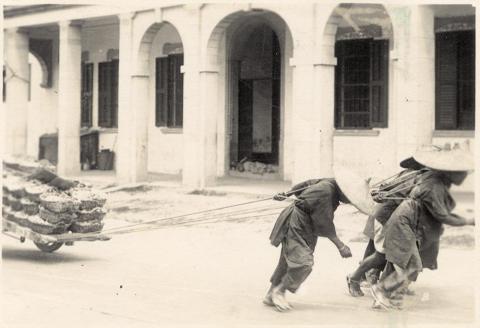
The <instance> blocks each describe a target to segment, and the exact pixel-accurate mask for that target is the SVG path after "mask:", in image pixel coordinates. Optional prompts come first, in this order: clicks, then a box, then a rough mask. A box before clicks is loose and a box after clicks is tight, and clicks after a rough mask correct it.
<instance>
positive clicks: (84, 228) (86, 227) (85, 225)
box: [70, 220, 103, 233]
mask: <svg viewBox="0 0 480 328" xmlns="http://www.w3.org/2000/svg"><path fill="white" fill-rule="evenodd" d="M102 229H103V222H102V221H96V220H95V221H88V222H74V223H73V224H72V225H71V226H70V231H71V232H77V233H88V232H98V231H102Z"/></svg>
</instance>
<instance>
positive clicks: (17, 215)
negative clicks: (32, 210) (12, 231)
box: [13, 212, 29, 227]
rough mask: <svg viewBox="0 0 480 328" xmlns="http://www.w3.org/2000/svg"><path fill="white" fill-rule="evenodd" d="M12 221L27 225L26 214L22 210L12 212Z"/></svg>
mask: <svg viewBox="0 0 480 328" xmlns="http://www.w3.org/2000/svg"><path fill="white" fill-rule="evenodd" d="M13 221H15V222H17V223H18V224H20V225H21V226H24V227H29V222H28V215H27V214H25V213H24V212H14V214H13Z"/></svg>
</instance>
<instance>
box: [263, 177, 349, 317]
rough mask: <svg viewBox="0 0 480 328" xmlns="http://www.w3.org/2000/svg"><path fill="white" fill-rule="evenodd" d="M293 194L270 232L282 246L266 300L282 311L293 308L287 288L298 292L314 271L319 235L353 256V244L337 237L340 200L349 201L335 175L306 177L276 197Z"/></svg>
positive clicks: (343, 254)
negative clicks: (293, 199) (350, 245)
mask: <svg viewBox="0 0 480 328" xmlns="http://www.w3.org/2000/svg"><path fill="white" fill-rule="evenodd" d="M291 195H295V196H296V197H297V200H296V201H295V202H294V203H292V204H290V205H289V206H288V207H287V208H285V209H284V210H283V211H282V213H280V215H279V217H278V219H277V221H276V222H275V225H274V228H273V230H272V233H271V235H270V242H271V244H272V245H273V246H275V247H277V246H278V245H280V244H282V249H281V253H280V259H279V262H278V265H277V267H276V269H275V271H274V273H273V275H272V277H271V279H270V282H271V286H270V289H269V290H268V292H267V295H266V296H265V298H264V303H265V304H267V305H269V306H274V307H275V308H276V309H277V310H279V311H285V310H289V309H291V305H290V304H289V303H288V302H287V300H286V299H285V293H286V291H287V290H288V291H290V292H292V293H295V292H296V291H297V289H298V288H299V287H300V285H301V284H302V283H303V282H304V281H305V279H306V278H307V277H308V275H309V274H310V272H311V271H312V267H313V252H314V250H315V245H316V243H317V238H318V237H327V238H328V239H329V240H330V241H332V242H333V243H334V244H335V246H336V247H337V249H338V250H339V252H340V255H341V256H342V257H344V258H345V257H351V256H352V253H351V251H350V248H349V247H348V246H347V245H345V244H344V243H343V242H342V241H341V240H340V239H339V238H338V237H337V233H336V230H335V225H334V223H333V218H334V212H335V210H336V209H337V207H338V205H339V204H340V202H342V203H349V201H348V199H347V198H346V197H345V195H344V194H343V192H342V191H341V190H340V188H339V187H338V185H337V183H336V181H335V179H332V178H326V179H313V180H307V181H305V182H302V183H299V184H297V185H295V186H294V187H293V188H292V189H291V190H290V191H289V192H287V193H281V194H277V195H275V197H274V199H275V200H284V199H286V198H287V197H289V196H291Z"/></svg>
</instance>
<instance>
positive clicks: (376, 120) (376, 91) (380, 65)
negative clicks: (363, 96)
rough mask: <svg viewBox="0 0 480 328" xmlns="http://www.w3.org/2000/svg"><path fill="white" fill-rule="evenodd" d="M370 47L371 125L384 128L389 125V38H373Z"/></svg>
mask: <svg viewBox="0 0 480 328" xmlns="http://www.w3.org/2000/svg"><path fill="white" fill-rule="evenodd" d="M370 49H371V51H370V60H371V65H370V67H371V72H370V115H371V125H372V127H382V128H384V127H387V125H388V51H389V46H388V40H373V41H372V42H371V46H370Z"/></svg>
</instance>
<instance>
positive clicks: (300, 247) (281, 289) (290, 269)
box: [272, 230, 316, 311]
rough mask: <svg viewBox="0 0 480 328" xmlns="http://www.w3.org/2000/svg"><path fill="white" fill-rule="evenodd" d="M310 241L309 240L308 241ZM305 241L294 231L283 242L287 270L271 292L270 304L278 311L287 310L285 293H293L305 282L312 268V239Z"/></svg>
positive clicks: (313, 244)
mask: <svg viewBox="0 0 480 328" xmlns="http://www.w3.org/2000/svg"><path fill="white" fill-rule="evenodd" d="M310 239H311V240H310ZM309 240H310V242H309V243H307V241H306V240H305V239H304V237H302V236H301V235H300V234H299V233H298V232H296V231H293V230H292V231H289V233H288V235H287V238H286V239H285V241H284V244H283V249H284V255H285V256H284V258H285V261H286V264H287V270H286V273H285V275H284V276H283V278H282V280H281V283H280V284H279V285H277V286H275V287H274V288H273V290H272V302H273V304H274V305H275V307H276V308H277V310H279V311H285V310H289V309H290V308H291V306H290V304H289V303H288V302H287V301H286V299H285V292H286V291H287V290H288V291H290V292H291V293H295V292H296V291H297V289H298V288H299V287H300V285H301V284H302V283H303V282H304V281H305V279H306V278H307V277H308V275H309V274H310V272H312V266H313V250H314V248H315V241H316V239H314V238H309Z"/></svg>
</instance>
